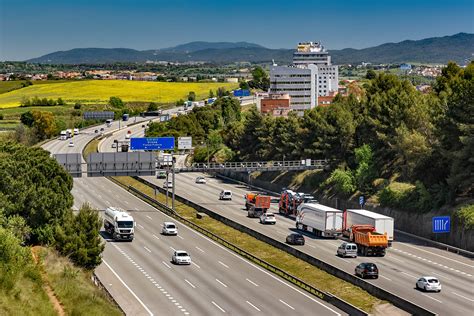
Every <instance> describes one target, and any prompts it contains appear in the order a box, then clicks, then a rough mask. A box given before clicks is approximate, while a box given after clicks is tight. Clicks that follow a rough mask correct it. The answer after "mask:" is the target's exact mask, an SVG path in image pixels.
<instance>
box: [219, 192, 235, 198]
mask: <svg viewBox="0 0 474 316" xmlns="http://www.w3.org/2000/svg"><path fill="white" fill-rule="evenodd" d="M219 200H232V191H229V190H222V191H221V193H220V194H219Z"/></svg>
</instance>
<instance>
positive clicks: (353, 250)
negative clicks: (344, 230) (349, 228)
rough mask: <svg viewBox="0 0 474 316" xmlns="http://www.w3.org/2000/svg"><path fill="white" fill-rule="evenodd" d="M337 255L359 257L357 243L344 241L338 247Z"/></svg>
mask: <svg viewBox="0 0 474 316" xmlns="http://www.w3.org/2000/svg"><path fill="white" fill-rule="evenodd" d="M337 255H338V256H339V257H343V258H344V257H354V258H357V245H356V244H354V243H350V242H343V243H342V244H341V245H340V246H339V247H338V248H337Z"/></svg>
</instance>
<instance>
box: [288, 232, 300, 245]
mask: <svg viewBox="0 0 474 316" xmlns="http://www.w3.org/2000/svg"><path fill="white" fill-rule="evenodd" d="M286 243H287V244H290V245H302V246H303V245H304V236H303V235H301V234H298V233H291V234H289V235H288V236H286Z"/></svg>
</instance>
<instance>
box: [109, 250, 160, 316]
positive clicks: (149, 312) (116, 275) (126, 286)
mask: <svg viewBox="0 0 474 316" xmlns="http://www.w3.org/2000/svg"><path fill="white" fill-rule="evenodd" d="M102 262H103V263H104V264H105V265H106V266H107V267H108V268H109V269H110V271H112V273H113V274H114V275H115V277H117V279H118V280H119V281H120V282H121V283H122V284H123V286H125V288H126V289H127V290H128V291H129V292H130V293H132V295H133V297H135V299H136V300H137V301H138V302H139V303H140V305H142V306H143V308H144V309H145V310H146V311H147V312H148V315H150V316H153V313H152V312H151V311H150V310H149V309H148V307H146V305H145V304H144V303H143V302H142V300H140V299H139V298H138V296H137V295H136V294H135V293H134V292H133V291H132V290H131V289H130V288H129V287H128V285H127V284H125V282H124V281H123V280H122V279H121V278H120V277H119V275H118V274H117V273H116V272H115V271H114V269H112V267H111V266H109V264H108V263H107V261H105V260H104V259H102Z"/></svg>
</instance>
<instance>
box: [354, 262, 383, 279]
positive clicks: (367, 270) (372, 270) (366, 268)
mask: <svg viewBox="0 0 474 316" xmlns="http://www.w3.org/2000/svg"><path fill="white" fill-rule="evenodd" d="M355 274H356V275H358V276H360V277H361V278H362V279H365V278H366V277H372V278H374V279H378V277H379V269H378V268H377V266H376V265H375V263H371V262H363V263H361V264H359V265H358V266H357V267H356V268H355Z"/></svg>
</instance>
